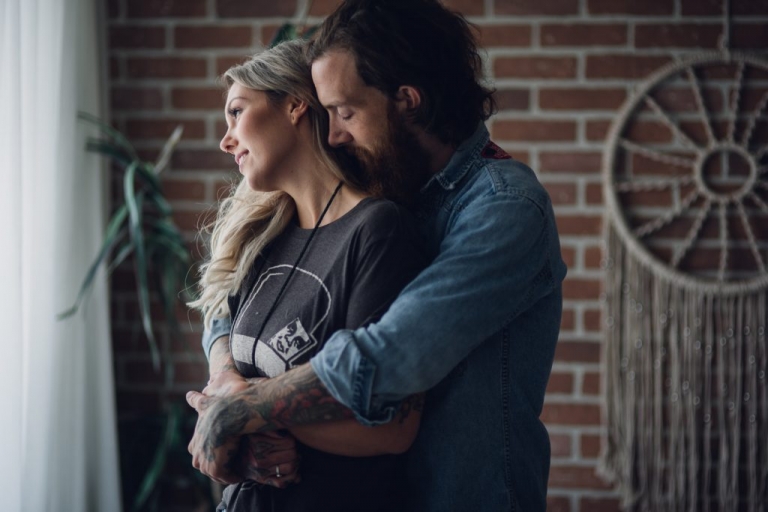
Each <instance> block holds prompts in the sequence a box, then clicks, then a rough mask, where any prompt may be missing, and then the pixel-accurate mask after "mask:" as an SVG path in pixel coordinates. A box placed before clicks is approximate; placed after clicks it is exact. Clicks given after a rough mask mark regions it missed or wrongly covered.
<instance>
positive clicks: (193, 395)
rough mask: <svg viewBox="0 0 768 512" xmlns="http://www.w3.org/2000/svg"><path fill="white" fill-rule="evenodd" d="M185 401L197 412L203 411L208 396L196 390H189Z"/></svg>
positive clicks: (206, 404)
mask: <svg viewBox="0 0 768 512" xmlns="http://www.w3.org/2000/svg"><path fill="white" fill-rule="evenodd" d="M187 403H188V404H189V405H191V406H192V407H194V409H195V410H196V411H197V412H200V411H204V410H205V408H206V407H207V406H208V397H207V396H205V395H204V394H202V393H198V392H197V391H190V392H189V393H187Z"/></svg>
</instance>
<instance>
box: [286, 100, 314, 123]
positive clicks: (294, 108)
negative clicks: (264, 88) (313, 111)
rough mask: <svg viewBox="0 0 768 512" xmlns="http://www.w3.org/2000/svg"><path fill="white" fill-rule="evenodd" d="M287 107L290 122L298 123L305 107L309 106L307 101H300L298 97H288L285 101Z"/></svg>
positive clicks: (304, 112) (304, 111) (305, 110)
mask: <svg viewBox="0 0 768 512" xmlns="http://www.w3.org/2000/svg"><path fill="white" fill-rule="evenodd" d="M287 107H288V115H289V116H290V118H291V124H293V125H294V126H295V125H298V124H299V121H300V120H301V117H302V116H303V115H304V114H306V112H307V109H308V108H309V106H308V105H307V102H305V101H302V100H300V99H298V98H290V99H289V100H288V103H287Z"/></svg>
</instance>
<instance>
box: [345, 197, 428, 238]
mask: <svg viewBox="0 0 768 512" xmlns="http://www.w3.org/2000/svg"><path fill="white" fill-rule="evenodd" d="M351 213H355V219H354V220H355V225H356V227H357V229H358V230H360V231H361V232H362V233H363V234H366V235H369V236H373V237H375V238H379V237H389V236H393V235H400V234H403V235H407V234H410V233H411V231H412V229H413V227H414V225H415V219H414V218H413V216H412V214H411V213H410V212H409V211H408V210H407V209H406V208H405V207H404V206H402V205H400V204H398V203H395V202H394V201H390V200H389V199H381V198H374V197H368V198H365V199H363V200H362V201H360V203H359V204H358V205H357V206H356V207H355V208H354V210H353V212H351Z"/></svg>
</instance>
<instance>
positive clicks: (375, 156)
mask: <svg viewBox="0 0 768 512" xmlns="http://www.w3.org/2000/svg"><path fill="white" fill-rule="evenodd" d="M387 127H388V129H387V132H386V140H383V141H381V142H380V143H378V144H377V145H376V146H374V148H373V149H365V148H360V147H347V148H345V151H346V152H347V154H348V156H349V157H350V159H351V160H352V161H353V166H355V167H357V168H358V169H359V170H360V171H361V172H362V175H363V176H365V181H366V183H367V184H368V187H367V188H368V190H367V192H368V193H370V194H372V195H374V196H379V197H386V198H387V199H391V200H393V201H397V202H400V203H402V204H405V205H413V204H414V203H415V201H416V197H417V195H418V192H419V190H420V189H421V187H422V186H423V185H424V184H425V183H426V182H427V180H428V179H429V176H430V171H429V154H427V152H426V150H424V148H422V147H421V146H420V145H419V143H418V141H417V140H416V137H415V136H414V135H413V134H412V133H411V131H410V130H409V128H408V125H407V123H406V121H405V119H404V118H403V117H402V116H400V115H399V114H398V113H397V111H396V110H395V107H394V104H393V103H390V105H389V107H388V108H387Z"/></svg>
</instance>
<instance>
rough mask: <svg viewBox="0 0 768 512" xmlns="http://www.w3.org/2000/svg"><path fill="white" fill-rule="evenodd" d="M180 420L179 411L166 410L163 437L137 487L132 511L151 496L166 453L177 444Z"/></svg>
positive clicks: (136, 509)
mask: <svg viewBox="0 0 768 512" xmlns="http://www.w3.org/2000/svg"><path fill="white" fill-rule="evenodd" d="M180 418H181V409H180V408H179V407H178V406H175V405H174V406H171V407H170V408H169V409H168V417H167V420H166V422H165V428H164V429H163V437H162V439H161V441H160V444H159V445H158V446H157V451H156V452H155V457H154V458H153V459H152V462H151V463H150V465H149V469H147V473H146V474H145V475H144V479H143V480H142V482H141V485H140V486H139V492H138V493H136V499H135V500H134V502H133V510H134V511H138V510H140V509H141V507H143V506H144V503H145V502H146V501H147V498H149V497H150V495H151V494H152V491H153V490H154V488H155V485H157V481H158V479H159V478H160V475H161V474H162V471H163V469H164V468H165V462H166V459H167V457H168V452H169V451H170V450H171V448H172V447H173V445H174V444H176V443H177V442H178V437H179V436H178V430H179V425H180Z"/></svg>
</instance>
